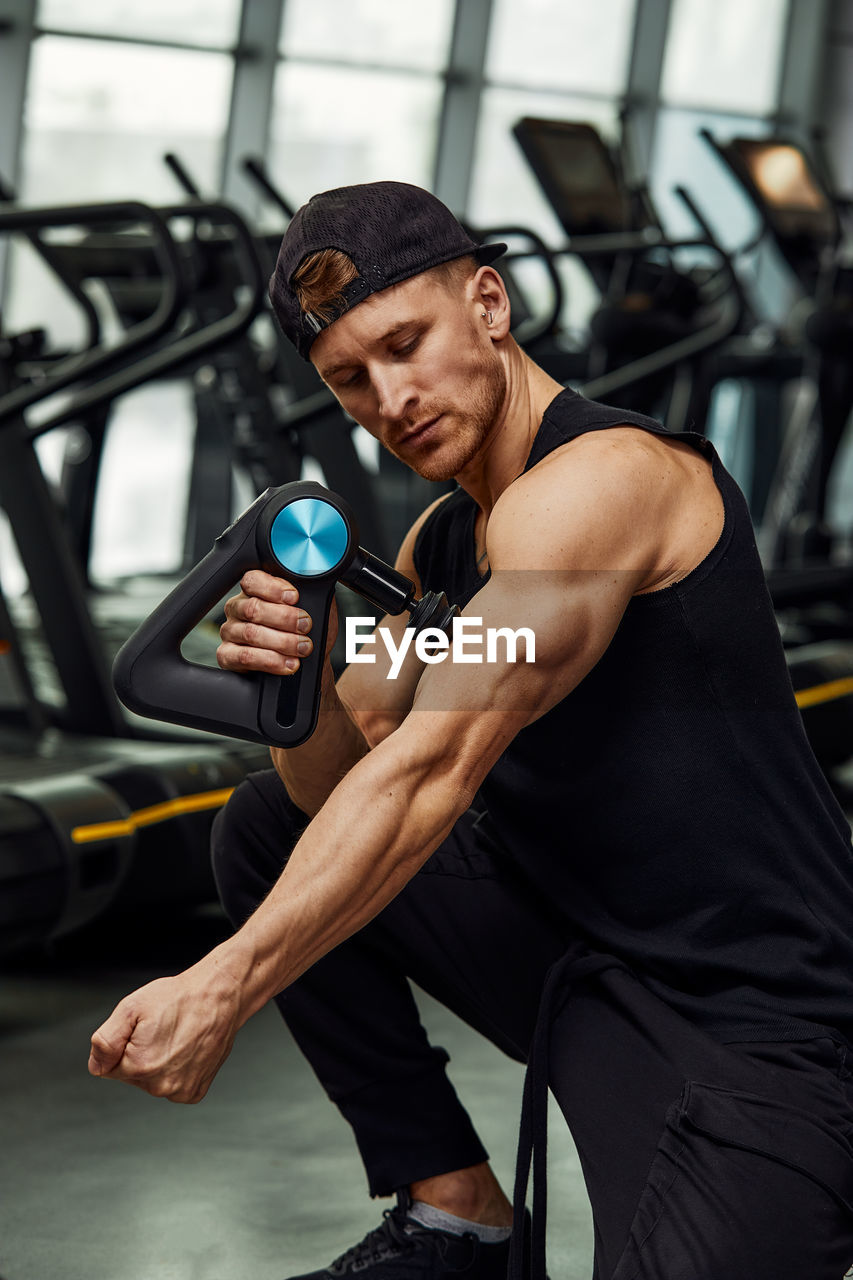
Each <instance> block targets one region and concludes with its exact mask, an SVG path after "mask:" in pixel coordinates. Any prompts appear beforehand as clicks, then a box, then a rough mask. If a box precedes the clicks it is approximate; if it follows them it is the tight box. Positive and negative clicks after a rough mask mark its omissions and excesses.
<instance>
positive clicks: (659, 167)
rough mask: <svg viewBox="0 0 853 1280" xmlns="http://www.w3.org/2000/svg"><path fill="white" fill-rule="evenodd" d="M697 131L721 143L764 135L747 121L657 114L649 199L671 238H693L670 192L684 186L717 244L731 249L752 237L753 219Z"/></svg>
mask: <svg viewBox="0 0 853 1280" xmlns="http://www.w3.org/2000/svg"><path fill="white" fill-rule="evenodd" d="M702 128H706V129H708V130H709V131H710V132H711V133H712V134H713V135H714V136H715V137H717V138H719V139H720V140H721V141H724V140H725V139H727V138H733V137H736V136H738V137H756V136H760V135H761V134H764V133H766V132H767V125H766V123H765V122H764V121H762V120H756V119H755V118H754V117H749V116H729V115H726V116H715V115H712V114H709V113H700V112H697V111H674V110H665V111H661V112H660V114H659V116H658V122H657V130H656V132H655V145H654V152H653V154H652V165H651V188H652V197H653V199H654V201H655V204H656V206H657V209H658V212H659V213H660V216H661V220H662V222H663V224H664V226H665V227H666V229H667V231H668V232H669V233H670V234H671V235H676V236H682V235H688V236H692V235H696V234H697V227H696V223H695V222H694V221H693V218H692V217H691V215H690V214H689V213H688V211H687V209H686V208H685V206H684V205H683V204H682V203H681V201H680V200H679V199H678V197H677V196H676V195H675V191H674V188H675V187H676V186H677V185H678V184H681V185H682V186H685V187H687V189H688V190H689V192H690V194H691V195H692V196H693V197H694V199H695V200H696V203H697V204H698V206H699V208H700V209H701V210H702V212H703V213H704V215H705V217H706V218H707V220H708V222H709V223H710V225H711V227H712V229H713V231H714V233H715V234H716V235H717V236H718V238H719V239H720V241H721V242H722V244H724V245H725V247H726V248H727V249H734V248H737V247H738V246H740V245H742V244H745V243H746V242H747V241H748V240H750V239H751V238H752V236H754V235H755V234H756V233H757V231H758V225H759V222H758V215H757V213H756V212H755V209H754V206H753V205H752V203H751V201H749V200H748V199H747V197H746V196H745V195H744V194H743V192H742V190H741V188H740V186H739V185H738V184H737V183H736V182H735V180H734V178H732V177H730V175H729V172H728V170H727V168H726V166H725V165H724V164H723V163H722V161H721V160H719V159H718V158H717V156H716V155H715V154H714V152H713V151H712V150H711V148H710V147H709V146H708V144H707V143H706V142H704V141H703V140H702V138H700V136H699V130H700V129H702Z"/></svg>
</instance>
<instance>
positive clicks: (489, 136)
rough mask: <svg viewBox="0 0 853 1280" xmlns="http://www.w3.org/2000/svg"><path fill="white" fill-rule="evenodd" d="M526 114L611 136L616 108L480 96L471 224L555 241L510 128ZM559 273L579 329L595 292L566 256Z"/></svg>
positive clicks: (567, 319) (557, 229) (559, 235)
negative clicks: (518, 229)
mask: <svg viewBox="0 0 853 1280" xmlns="http://www.w3.org/2000/svg"><path fill="white" fill-rule="evenodd" d="M530 114H535V115H537V116H541V117H543V118H545V119H553V120H582V121H586V122H587V123H589V124H593V125H595V126H596V128H598V129H599V130H600V131H601V132H602V133H603V135H604V136H605V137H612V135H613V133H614V130H615V128H616V120H617V114H618V111H617V106H616V104H614V103H608V102H602V101H594V100H593V101H590V100H589V99H577V98H567V97H562V96H560V97H558V96H556V95H554V96H552V95H546V94H536V95H531V94H530V93H526V92H521V91H518V90H510V89H487V90H486V91H485V93H484V94H483V99H482V106H481V112H480V125H479V130H478V134H477V147H476V153H475V157H474V174H473V180H472V185H471V197H470V201H469V208H468V216H469V217H470V219H471V222H472V224H473V225H474V226H475V227H493V226H497V225H499V224H501V223H503V224H507V223H517V224H521V225H522V226H526V227H531V228H532V229H533V230H534V231H537V232H538V233H539V235H540V236H542V238H543V240H544V241H545V243H546V244H549V245H554V244H560V243H563V242H564V241H565V239H566V236H565V232H564V231H563V228H562V227H561V225H560V223H559V222H558V220H557V217H556V215H555V214H554V212H553V211H552V209H551V206H550V205H549V204H548V202H547V200H546V199H545V196H544V195H543V194H542V191H541V188H540V187H539V184H538V182H537V181H536V178H535V177H534V176H533V172H532V170H531V169H530V168H529V167H528V164H527V161H526V160H525V158H524V155H523V154H522V151H521V148H520V147H519V145H518V143H517V142H516V141H515V139H514V137H513V136H512V134H511V132H510V130H511V128H512V126H513V125H514V124H515V122H516V121H517V120H518V119H519V118H520V117H522V116H525V115H530ZM561 274H562V276H563V279H564V285H565V288H566V294H567V300H568V308H569V309H568V312H567V314H566V315H564V317H563V320H564V323H567V324H569V325H571V326H572V327H574V328H580V327H583V325H584V324H585V323H586V318H587V316H588V314H589V312H590V310H591V308H592V307H593V306H594V305H595V303H596V301H597V300H598V292H597V290H596V289H595V288H594V286H593V285H592V282H591V280H590V278H589V276H588V274H587V272H586V271H585V270H584V268H583V267H581V266H580V265H579V264H578V263H577V262H576V261H574V260H572V259H571V258H564V259H562V260H561Z"/></svg>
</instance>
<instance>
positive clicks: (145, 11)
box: [38, 0, 240, 49]
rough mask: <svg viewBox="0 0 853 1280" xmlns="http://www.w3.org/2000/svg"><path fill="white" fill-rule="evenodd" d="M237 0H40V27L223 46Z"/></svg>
mask: <svg viewBox="0 0 853 1280" xmlns="http://www.w3.org/2000/svg"><path fill="white" fill-rule="evenodd" d="M239 21H240V0H144V3H128V0H40V3H39V6H38V23H39V26H40V27H42V28H43V29H46V30H51V31H77V32H87V33H91V34H95V35H110V36H124V37H125V38H127V39H128V40H163V41H167V42H173V43H177V44H189V45H198V46H208V47H210V48H213V49H224V48H227V47H228V46H229V45H233V44H234V43H236V39H237V27H238V24H239Z"/></svg>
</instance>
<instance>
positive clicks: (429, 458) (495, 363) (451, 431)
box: [390, 352, 507, 482]
mask: <svg viewBox="0 0 853 1280" xmlns="http://www.w3.org/2000/svg"><path fill="white" fill-rule="evenodd" d="M467 385H468V396H467V398H468V399H469V400H470V402H471V403H470V406H466V407H465V408H464V409H456V408H454V407H452V406H450V407H448V408H444V409H442V408H440V407H439V406H437V405H436V406H434V407H433V406H430V407H426V408H422V409H421V411H420V413H419V415H418V416H419V418H420V420H421V421H424V419H427V420H429V419H430V418H433V417H437V416H438V415H439V414H444V417H445V423H444V424H443V427H444V433H445V438H444V439H443V440H442V441H441V443H440V444H437V446H436V447H435V448H434V449H433V450H431V451H430V450H429V449H428V448H421V449H419V450H417V451H416V453H415V456H414V457H412V455H411V453H410V454H409V456H408V457H407V456H406V455H405V454H404V453H398V452H397V450H396V449H391V450H390V452H391V453H393V454H394V456H395V457H397V458H399V459H400V461H401V462H404V463H405V464H406V466H407V467H410V468H411V469H412V470H413V471H416V472H417V474H418V475H419V476H423V478H424V480H435V481H440V482H446V481H448V480H453V479H454V478H455V477H456V476H458V475H459V474H460V473H461V472H462V471H464V469H465V467H466V466H468V464H469V463H470V462H471V460H472V459H473V458H474V457H475V456H476V454H477V453H479V451H480V449H482V447H483V445H484V443H485V441H486V440H487V439H488V436H489V433H490V432H491V430H492V428H493V427H494V425H495V423H496V421H497V420H498V417H499V415H500V412H501V409H502V408H503V405H504V400H505V398H506V387H507V381H506V372H505V370H504V367H503V364H502V363H501V361H500V359H499V357H498V356H497V354H496V353H495V352H489V353H488V354H487V355H486V354H484V355H483V358H482V360H480V361H478V362H477V364H476V366H475V368H474V369H473V371H472V373H471V376H470V377H469V379H468V384H467Z"/></svg>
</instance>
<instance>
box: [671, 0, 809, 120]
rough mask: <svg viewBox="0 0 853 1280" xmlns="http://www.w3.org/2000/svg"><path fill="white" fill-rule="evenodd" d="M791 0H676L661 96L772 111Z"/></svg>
mask: <svg viewBox="0 0 853 1280" xmlns="http://www.w3.org/2000/svg"><path fill="white" fill-rule="evenodd" d="M787 12H788V0H749V3H748V4H744V2H743V0H714V2H713V4H708V0H673V5H672V16H671V18H670V26H669V33H668V36H667V43H666V60H665V62H664V69H663V83H662V96H663V98H664V100H665V101H666V102H667V103H670V104H672V105H678V106H683V107H707V108H711V109H713V108H715V107H716V108H722V109H724V110H727V111H738V112H741V113H743V114H745V115H746V114H750V115H769V114H770V112H771V111H772V110H773V108H774V107H775V105H776V98H777V92H778V86H779V65H780V56H781V50H782V41H783V38H784V33H785V20H786V17H787Z"/></svg>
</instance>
